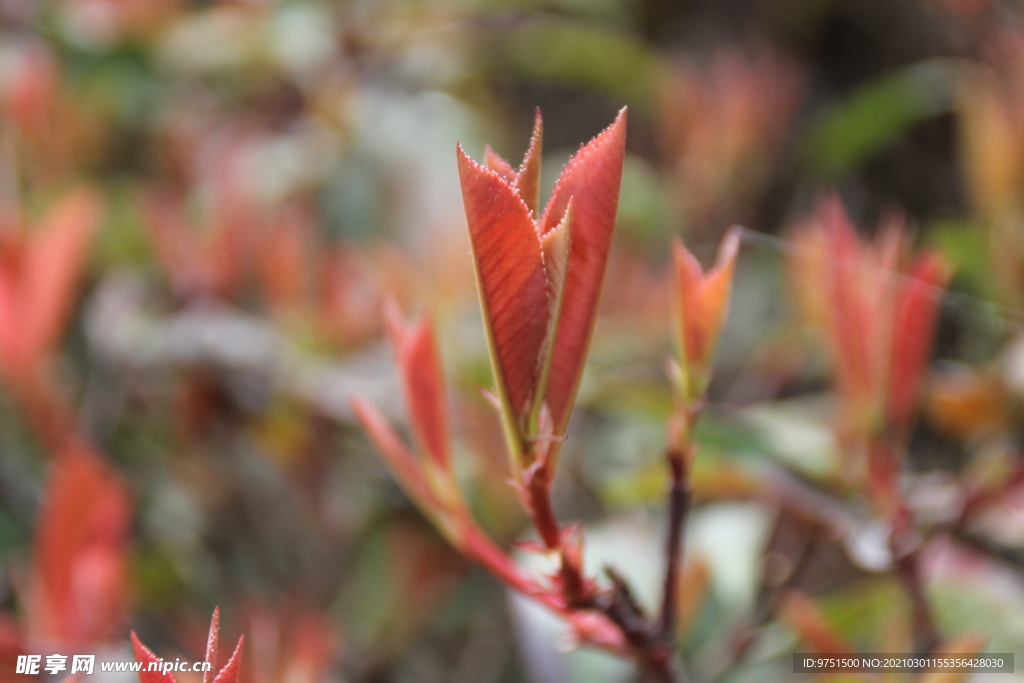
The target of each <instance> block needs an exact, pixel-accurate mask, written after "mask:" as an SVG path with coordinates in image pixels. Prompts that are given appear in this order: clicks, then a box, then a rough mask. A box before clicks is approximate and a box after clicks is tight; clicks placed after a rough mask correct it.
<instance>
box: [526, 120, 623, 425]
mask: <svg viewBox="0 0 1024 683" xmlns="http://www.w3.org/2000/svg"><path fill="white" fill-rule="evenodd" d="M625 149H626V110H625V109H623V110H622V111H621V112H620V113H619V116H618V118H616V119H615V122H614V123H612V125H611V126H609V127H608V128H607V129H605V130H604V131H603V132H602V133H601V134H599V135H598V136H597V137H595V138H594V139H593V140H591V141H590V142H588V143H587V144H586V145H584V146H583V148H582V149H580V151H579V152H577V153H576V154H575V155H574V156H573V157H572V159H570V160H569V163H568V165H567V166H566V167H565V170H563V171H562V174H561V176H560V177H559V179H558V182H557V183H556V184H555V189H554V192H553V193H552V196H551V200H550V201H549V202H548V205H547V207H546V208H545V209H544V215H543V218H542V219H541V221H540V226H541V235H546V234H547V233H548V232H550V231H551V230H553V229H555V227H556V226H557V225H558V223H559V222H561V220H562V217H563V216H564V215H565V210H566V208H567V207H568V206H569V202H570V201H572V204H573V216H572V245H571V249H570V254H569V270H568V273H567V276H566V283H565V294H564V299H563V303H562V315H561V320H560V321H559V323H558V332H557V334H556V336H555V347H554V355H553V357H552V360H551V372H550V376H549V379H548V385H547V395H546V400H547V403H548V405H549V407H550V409H551V413H552V415H553V417H554V421H555V425H556V429H555V431H556V433H559V434H561V433H564V430H565V425H566V423H567V422H568V421H569V413H570V411H571V410H572V404H573V401H574V400H575V398H576V390H577V388H578V386H579V381H580V376H581V375H582V373H583V364H584V361H585V359H586V355H587V348H588V347H589V345H590V337H591V334H592V332H593V329H594V322H595V318H596V316H597V302H598V299H599V297H600V293H601V286H602V284H603V282H604V274H605V269H606V266H607V263H608V253H609V251H610V249H611V239H612V229H613V228H614V226H615V212H616V210H617V208H618V202H619V186H620V184H621V182H622V164H623V160H624V157H625Z"/></svg>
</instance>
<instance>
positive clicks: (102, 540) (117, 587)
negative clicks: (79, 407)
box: [26, 447, 131, 645]
mask: <svg viewBox="0 0 1024 683" xmlns="http://www.w3.org/2000/svg"><path fill="white" fill-rule="evenodd" d="M130 522H131V502H130V500H129V494H128V490H127V488H126V486H125V484H124V482H123V481H122V480H121V478H120V477H119V476H118V475H117V474H116V473H115V472H114V471H113V470H112V469H111V468H110V467H109V466H108V465H107V464H106V463H104V462H103V460H102V459H101V458H100V457H99V456H98V455H96V454H95V453H92V452H90V451H86V450H84V449H82V448H80V447H73V448H70V449H69V450H67V451H65V452H62V453H59V454H58V457H57V459H56V460H55V461H54V463H53V465H52V467H51V471H50V475H49V480H48V483H47V488H46V494H45V503H44V505H43V510H42V513H41V516H40V521H39V525H38V528H37V531H36V538H35V557H34V559H33V563H32V564H33V572H32V580H31V582H30V583H29V592H28V596H27V610H26V615H27V620H28V633H29V637H30V639H31V640H32V641H34V642H57V643H62V644H66V645H80V644H89V643H98V642H103V641H105V640H107V639H109V638H112V637H114V636H116V632H117V627H118V626H119V625H120V623H121V621H122V620H123V619H124V617H125V612H126V609H127V605H128V598H129V587H128V586H129V580H128V579H129V577H128V566H127V559H128V558H127V550H128V548H127V544H128V532H129V525H130Z"/></svg>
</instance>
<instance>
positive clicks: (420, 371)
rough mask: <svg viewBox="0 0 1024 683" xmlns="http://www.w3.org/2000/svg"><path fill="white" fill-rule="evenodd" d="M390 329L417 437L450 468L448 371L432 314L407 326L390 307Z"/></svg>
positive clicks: (422, 446)
mask: <svg viewBox="0 0 1024 683" xmlns="http://www.w3.org/2000/svg"><path fill="white" fill-rule="evenodd" d="M387 319H388V330H389V331H390V333H391V339H392V343H393V345H394V347H395V356H396V359H397V363H398V367H399V370H400V372H401V375H402V386H403V389H404V390H405V400H406V403H407V404H408V406H409V411H410V412H411V413H412V425H413V431H414V432H415V433H416V438H417V440H418V441H419V443H420V447H421V448H423V449H424V450H425V451H426V452H427V453H428V454H429V455H430V457H431V458H432V459H433V460H434V462H435V463H437V465H438V466H439V467H440V468H441V469H442V470H447V469H448V463H449V458H450V455H449V444H450V437H449V434H448V409H447V404H446V402H445V395H444V378H443V377H444V375H443V373H442V372H441V360H440V354H439V353H438V351H437V343H436V341H435V340H434V335H433V331H432V329H431V325H430V318H429V317H428V316H426V315H423V316H421V317H420V319H419V320H418V321H416V322H415V323H413V324H412V325H411V326H409V327H406V326H405V323H404V321H403V320H402V317H401V314H400V313H399V312H398V310H397V309H396V308H395V307H394V306H393V305H390V306H388V307H387Z"/></svg>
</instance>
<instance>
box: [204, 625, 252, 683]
mask: <svg viewBox="0 0 1024 683" xmlns="http://www.w3.org/2000/svg"><path fill="white" fill-rule="evenodd" d="M244 643H245V636H241V637H240V638H239V639H238V645H236V646H235V651H234V652H232V653H231V659H229V660H228V663H227V664H225V665H224V668H223V669H221V670H220V673H219V674H217V677H216V678H214V679H213V683H238V674H239V672H240V671H241V669H242V645H243V644H244ZM211 664H214V662H211Z"/></svg>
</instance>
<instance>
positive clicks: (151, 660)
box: [131, 631, 177, 683]
mask: <svg viewBox="0 0 1024 683" xmlns="http://www.w3.org/2000/svg"><path fill="white" fill-rule="evenodd" d="M131 639H132V650H133V651H134V652H135V661H136V662H141V663H142V670H141V671H139V683H177V681H175V680H174V676H172V675H171V674H169V673H163V672H162V671H159V670H157V671H149V670H148V669H149V666H150V664H153V665H155V666H157V667H159V666H161V665H162V663H163V660H162V659H160V658H159V657H157V656H156V655H155V654H153V653H152V652H151V651H150V649H149V648H148V647H146V646H145V645H143V644H142V642H141V641H140V640H139V637H138V636H137V635H135V631H132V633H131Z"/></svg>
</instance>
